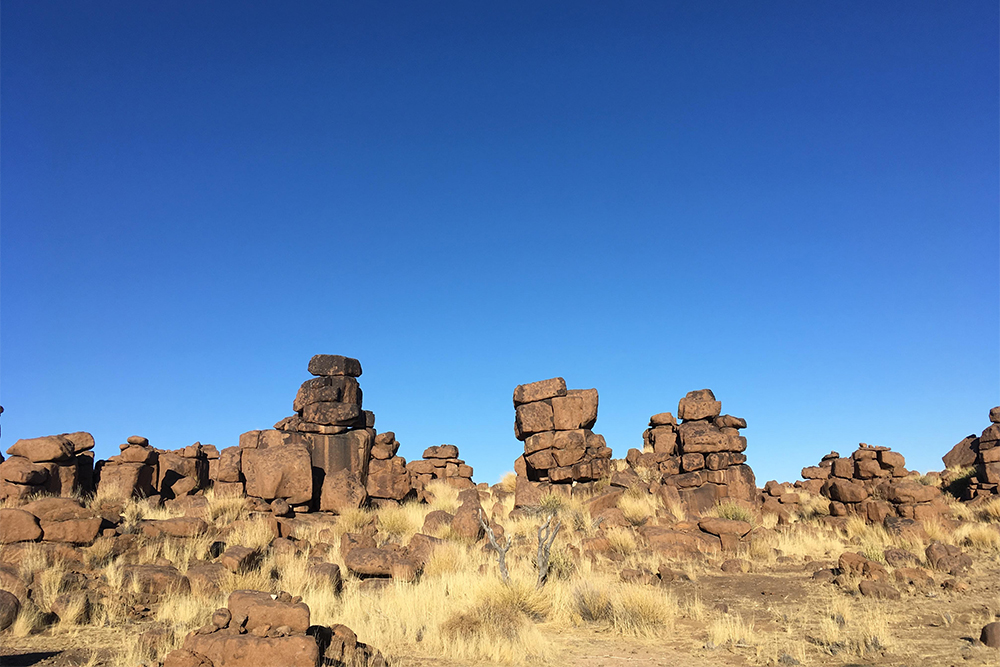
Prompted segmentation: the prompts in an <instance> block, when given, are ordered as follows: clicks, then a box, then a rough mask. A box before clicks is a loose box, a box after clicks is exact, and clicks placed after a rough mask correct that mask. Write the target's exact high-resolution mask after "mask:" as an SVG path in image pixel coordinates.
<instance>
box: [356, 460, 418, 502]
mask: <svg viewBox="0 0 1000 667" xmlns="http://www.w3.org/2000/svg"><path fill="white" fill-rule="evenodd" d="M368 465H369V468H368V482H367V484H366V490H367V492H368V495H369V496H371V497H373V498H387V499H391V500H402V499H403V498H405V497H406V496H407V494H409V493H410V491H411V489H412V488H413V484H412V482H411V480H410V472H409V471H408V470H407V469H406V462H405V461H404V460H403V458H402V457H399V456H395V457H393V458H391V459H389V460H387V461H386V460H379V459H373V460H372V461H371V462H370V463H369V464H368Z"/></svg>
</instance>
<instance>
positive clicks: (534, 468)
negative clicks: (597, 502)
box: [514, 377, 611, 506]
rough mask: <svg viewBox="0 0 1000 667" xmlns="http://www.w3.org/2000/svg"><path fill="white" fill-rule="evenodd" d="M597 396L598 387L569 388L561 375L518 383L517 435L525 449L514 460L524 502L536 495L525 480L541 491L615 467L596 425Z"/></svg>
mask: <svg viewBox="0 0 1000 667" xmlns="http://www.w3.org/2000/svg"><path fill="white" fill-rule="evenodd" d="M597 402H598V396H597V390H596V389H569V390H568V389H566V381H565V380H564V379H563V378H561V377H557V378H552V379H549V380H542V381H540V382H532V383H530V384H522V385H518V387H517V388H516V389H514V410H515V419H514V437H516V438H517V439H518V440H521V441H523V442H524V455H523V456H522V457H521V458H519V459H518V461H517V462H516V463H515V466H514V469H515V472H516V473H517V475H518V484H519V498H520V499H519V500H518V501H517V504H518V505H519V506H520V505H523V504H530V503H527V501H526V498H527V497H528V496H529V495H533V494H531V493H530V492H527V486H525V485H526V484H532V485H534V486H535V490H536V491H540V490H542V489H544V488H548V486H549V485H555V486H556V487H559V486H560V485H565V488H566V489H568V488H570V486H569V485H574V484H587V483H589V482H592V481H594V480H596V479H600V478H601V477H606V476H607V475H608V474H609V473H610V472H611V449H610V448H609V447H608V446H607V445H606V444H605V442H604V436H601V435H598V434H596V433H594V432H593V431H592V430H591V429H592V428H593V427H594V424H595V423H596V422H597ZM585 488H586V487H585ZM534 495H537V494H534Z"/></svg>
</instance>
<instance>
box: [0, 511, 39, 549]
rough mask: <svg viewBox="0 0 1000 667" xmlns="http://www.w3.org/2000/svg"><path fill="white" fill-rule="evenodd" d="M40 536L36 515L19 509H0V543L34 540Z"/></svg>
mask: <svg viewBox="0 0 1000 667" xmlns="http://www.w3.org/2000/svg"><path fill="white" fill-rule="evenodd" d="M41 537H42V528H41V526H39V525H38V517H36V516H35V515H34V514H32V513H31V512H25V511H24V510H20V509H12V508H9V509H0V544H9V543H11V542H34V541H36V540H38V539H40V538H41Z"/></svg>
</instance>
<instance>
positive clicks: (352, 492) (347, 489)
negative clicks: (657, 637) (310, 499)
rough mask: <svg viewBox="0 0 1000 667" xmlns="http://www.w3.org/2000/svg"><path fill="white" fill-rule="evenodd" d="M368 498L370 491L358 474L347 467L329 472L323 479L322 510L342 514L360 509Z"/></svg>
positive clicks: (320, 506) (320, 507)
mask: <svg viewBox="0 0 1000 667" xmlns="http://www.w3.org/2000/svg"><path fill="white" fill-rule="evenodd" d="M367 500H368V492H367V491H366V489H365V486H364V485H363V484H362V483H361V481H360V480H359V479H358V476H357V474H355V473H354V472H352V471H350V470H347V469H346V468H345V469H341V470H338V471H336V472H334V473H328V474H327V475H326V477H325V478H324V480H323V488H322V491H321V493H320V501H319V503H320V504H319V509H320V511H322V512H333V513H334V514H341V513H343V512H345V511H346V510H352V509H358V508H359V507H361V506H362V505H364V504H365V501H367Z"/></svg>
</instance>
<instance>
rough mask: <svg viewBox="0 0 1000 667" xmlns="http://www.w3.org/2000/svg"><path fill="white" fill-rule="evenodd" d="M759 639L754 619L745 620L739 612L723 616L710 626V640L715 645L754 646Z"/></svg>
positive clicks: (710, 643)
mask: <svg viewBox="0 0 1000 667" xmlns="http://www.w3.org/2000/svg"><path fill="white" fill-rule="evenodd" d="M758 639H759V635H758V634H757V633H756V632H755V631H754V627H753V621H747V620H744V619H743V617H742V616H740V615H739V614H732V615H725V616H722V617H720V618H718V619H716V620H714V621H712V623H711V624H709V626H708V642H709V645H710V646H713V647H719V646H730V647H754V646H757V645H758Z"/></svg>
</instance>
